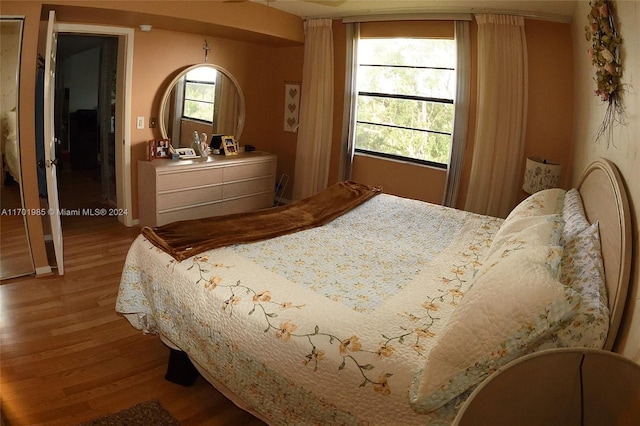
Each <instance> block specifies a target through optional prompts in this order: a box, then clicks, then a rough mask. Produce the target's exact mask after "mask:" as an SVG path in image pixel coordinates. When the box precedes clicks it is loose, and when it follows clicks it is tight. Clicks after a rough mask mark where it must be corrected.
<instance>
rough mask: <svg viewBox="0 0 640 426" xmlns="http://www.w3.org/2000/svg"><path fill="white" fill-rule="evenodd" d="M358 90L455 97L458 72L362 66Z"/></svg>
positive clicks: (444, 97)
mask: <svg viewBox="0 0 640 426" xmlns="http://www.w3.org/2000/svg"><path fill="white" fill-rule="evenodd" d="M357 80H358V91H359V92H378V93H392V94H396V95H415V96H424V97H429V98H439V99H451V100H452V99H454V97H455V93H456V72H455V71H453V70H440V69H423V68H390V67H370V66H364V65H363V66H360V68H359V69H358V79H357Z"/></svg>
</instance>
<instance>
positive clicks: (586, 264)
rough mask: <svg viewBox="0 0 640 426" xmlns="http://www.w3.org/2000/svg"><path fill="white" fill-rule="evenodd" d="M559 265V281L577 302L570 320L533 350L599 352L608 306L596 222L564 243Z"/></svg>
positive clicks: (605, 333)
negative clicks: (577, 348) (589, 350)
mask: <svg viewBox="0 0 640 426" xmlns="http://www.w3.org/2000/svg"><path fill="white" fill-rule="evenodd" d="M561 265H562V272H561V275H560V282H561V283H562V284H564V285H566V286H568V287H570V288H572V289H573V290H575V291H576V292H577V293H578V294H579V297H580V303H579V304H578V306H577V309H576V312H575V313H574V315H573V317H572V318H571V319H570V320H569V321H568V322H567V323H566V324H565V325H564V326H563V327H561V328H560V329H559V330H558V331H556V332H555V333H553V334H552V335H551V336H550V339H549V340H548V341H547V342H545V343H543V344H541V346H540V347H539V348H537V349H536V350H542V349H551V348H557V347H584V348H594V349H602V347H603V346H604V342H605V341H606V338H607V333H608V331H609V304H608V299H607V290H606V287H605V275H604V264H603V261H602V253H601V249H600V235H599V233H598V223H597V222H596V223H594V224H593V225H591V226H589V227H588V228H586V229H584V230H583V231H582V232H581V233H579V234H578V235H576V236H574V237H573V238H571V240H569V241H568V242H567V244H566V246H565V248H564V253H563V255H562V261H561Z"/></svg>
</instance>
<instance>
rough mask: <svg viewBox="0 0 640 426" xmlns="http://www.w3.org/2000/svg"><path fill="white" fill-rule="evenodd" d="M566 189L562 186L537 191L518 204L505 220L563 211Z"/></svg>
mask: <svg viewBox="0 0 640 426" xmlns="http://www.w3.org/2000/svg"><path fill="white" fill-rule="evenodd" d="M565 193H566V191H565V190H564V189H560V188H551V189H545V190H543V191H539V192H536V193H535V194H532V195H530V196H529V197H527V198H526V199H524V200H523V201H522V202H520V204H518V205H517V206H516V207H515V208H514V209H513V210H511V213H509V215H508V216H507V218H506V219H505V220H509V219H511V218H514V217H522V216H541V215H547V214H560V213H562V205H563V204H564V195H565Z"/></svg>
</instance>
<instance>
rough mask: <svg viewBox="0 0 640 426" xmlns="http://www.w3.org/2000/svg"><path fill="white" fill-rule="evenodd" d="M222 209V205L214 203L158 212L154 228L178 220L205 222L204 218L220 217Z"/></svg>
mask: <svg viewBox="0 0 640 426" xmlns="http://www.w3.org/2000/svg"><path fill="white" fill-rule="evenodd" d="M222 208H223V207H222V203H221V202H219V201H217V202H215V203H212V204H205V205H202V206H195V207H189V208H179V209H175V210H166V211H159V212H158V224H157V225H155V226H162V225H166V224H167V223H171V222H177V221H179V220H191V219H201V220H206V219H205V218H209V217H211V216H220V215H221V214H222Z"/></svg>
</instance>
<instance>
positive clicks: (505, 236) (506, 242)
mask: <svg viewBox="0 0 640 426" xmlns="http://www.w3.org/2000/svg"><path fill="white" fill-rule="evenodd" d="M563 228H564V221H563V220H562V218H561V217H560V216H559V215H557V214H549V215H540V216H514V217H512V218H511V219H509V220H505V221H504V222H503V223H502V226H501V227H500V229H498V232H496V234H495V236H494V237H493V241H492V242H491V246H490V247H489V250H487V253H486V257H485V260H484V262H483V264H486V263H487V262H490V261H491V258H495V257H496V256H501V257H504V256H506V255H508V253H510V252H512V251H514V250H521V249H522V248H523V247H525V246H532V245H541V246H556V245H559V244H560V237H561V235H562V230H563Z"/></svg>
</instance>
